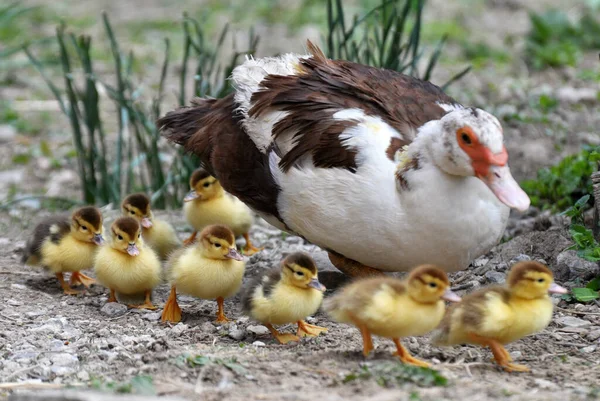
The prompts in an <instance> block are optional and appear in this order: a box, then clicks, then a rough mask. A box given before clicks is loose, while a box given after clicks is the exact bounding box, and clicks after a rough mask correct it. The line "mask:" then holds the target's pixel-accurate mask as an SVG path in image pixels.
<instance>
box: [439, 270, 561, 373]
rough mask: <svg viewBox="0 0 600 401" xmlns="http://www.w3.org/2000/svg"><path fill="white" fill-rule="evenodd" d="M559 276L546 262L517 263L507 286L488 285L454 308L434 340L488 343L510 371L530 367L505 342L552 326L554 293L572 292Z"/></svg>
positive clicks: (498, 360) (501, 364) (501, 363)
mask: <svg viewBox="0 0 600 401" xmlns="http://www.w3.org/2000/svg"><path fill="white" fill-rule="evenodd" d="M553 281H554V276H553V274H552V272H551V271H550V269H548V268H547V267H546V266H544V265H543V264H541V263H538V262H531V261H528V262H520V263H517V264H515V265H514V266H513V267H512V269H511V270H510V272H509V273H508V277H507V283H506V286H491V287H486V288H482V289H481V290H479V291H475V292H473V293H471V294H468V295H466V296H465V297H464V298H463V301H462V302H461V303H460V304H458V305H455V306H453V307H451V308H449V309H448V312H447V313H446V316H445V317H444V320H443V321H442V323H441V324H440V326H439V328H438V329H437V330H436V332H435V334H434V336H433V342H434V343H435V344H437V345H455V344H476V345H482V346H484V347H485V346H487V347H490V349H491V350H492V353H493V355H494V359H495V360H496V362H497V363H498V365H500V366H501V367H503V368H504V369H505V370H506V371H508V372H528V371H529V368H527V367H526V366H523V365H517V364H514V363H512V359H511V357H510V354H509V353H508V352H507V351H506V349H505V348H504V345H505V344H508V343H511V342H513V341H516V340H518V339H520V338H523V337H525V336H528V335H530V334H533V333H537V332H539V331H541V330H543V329H544V328H546V326H548V324H549V323H550V320H551V319H552V311H553V305H552V300H551V299H550V297H549V295H548V293H556V294H565V293H567V290H566V289H565V288H563V287H561V286H559V285H557V284H555V283H554V282H553Z"/></svg>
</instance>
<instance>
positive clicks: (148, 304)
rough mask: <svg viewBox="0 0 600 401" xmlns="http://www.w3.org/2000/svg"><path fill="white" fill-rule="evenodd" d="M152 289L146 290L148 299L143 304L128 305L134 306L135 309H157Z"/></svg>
mask: <svg viewBox="0 0 600 401" xmlns="http://www.w3.org/2000/svg"><path fill="white" fill-rule="evenodd" d="M151 297H152V290H147V291H146V300H145V301H144V303H143V304H141V305H127V306H129V307H130V308H134V309H149V310H156V309H157V308H156V306H154V304H153V303H152V299H151Z"/></svg>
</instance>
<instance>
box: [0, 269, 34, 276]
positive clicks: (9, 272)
mask: <svg viewBox="0 0 600 401" xmlns="http://www.w3.org/2000/svg"><path fill="white" fill-rule="evenodd" d="M0 274H13V275H15V276H45V274H40V273H29V272H15V271H12V272H11V271H7V270H0Z"/></svg>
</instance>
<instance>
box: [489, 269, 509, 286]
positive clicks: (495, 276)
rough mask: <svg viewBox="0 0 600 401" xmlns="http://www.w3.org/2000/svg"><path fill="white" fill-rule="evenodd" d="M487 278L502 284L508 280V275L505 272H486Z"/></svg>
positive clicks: (491, 281)
mask: <svg viewBox="0 0 600 401" xmlns="http://www.w3.org/2000/svg"><path fill="white" fill-rule="evenodd" d="M485 278H487V279H488V281H489V282H490V283H495V284H502V283H504V282H505V281H506V275H505V274H504V273H500V272H494V271H489V272H487V273H485Z"/></svg>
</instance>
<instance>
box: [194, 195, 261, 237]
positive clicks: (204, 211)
mask: <svg viewBox="0 0 600 401" xmlns="http://www.w3.org/2000/svg"><path fill="white" fill-rule="evenodd" d="M183 210H184V213H185V218H186V219H187V221H188V223H190V225H192V227H194V229H195V230H197V231H200V230H202V229H203V228H204V227H206V226H209V225H211V224H223V225H225V226H228V227H229V228H230V229H231V230H232V231H233V233H234V235H235V236H236V237H239V236H240V235H242V234H244V233H247V232H248V231H249V230H250V227H251V226H252V214H251V212H250V209H248V206H246V205H245V204H244V203H242V202H241V201H240V200H239V199H237V198H235V197H233V196H231V195H229V194H224V195H223V196H220V197H217V198H212V199H208V200H204V201H203V200H193V201H191V202H186V203H185V205H184V206H183Z"/></svg>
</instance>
